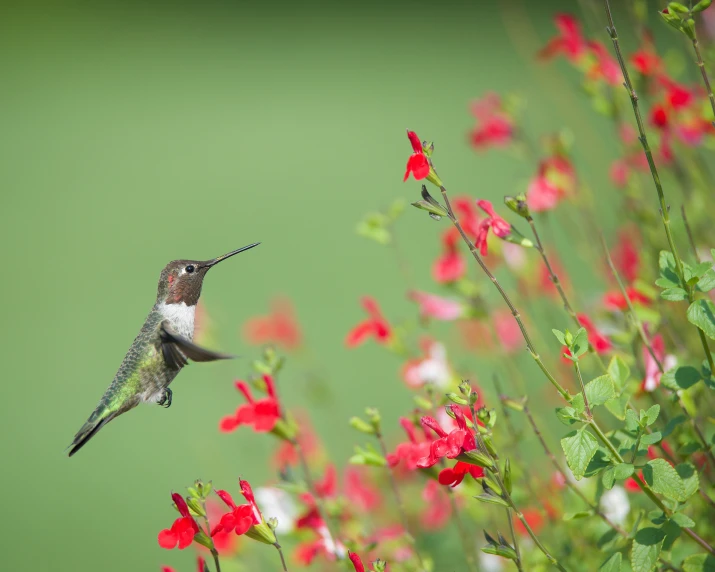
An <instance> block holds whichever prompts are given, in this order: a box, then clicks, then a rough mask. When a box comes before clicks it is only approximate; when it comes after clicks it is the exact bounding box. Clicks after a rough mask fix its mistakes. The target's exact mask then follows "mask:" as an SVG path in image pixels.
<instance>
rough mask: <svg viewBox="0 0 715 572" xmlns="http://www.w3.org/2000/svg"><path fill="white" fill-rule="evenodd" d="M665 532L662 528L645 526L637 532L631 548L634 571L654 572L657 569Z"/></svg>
mask: <svg viewBox="0 0 715 572" xmlns="http://www.w3.org/2000/svg"><path fill="white" fill-rule="evenodd" d="M664 539H665V532H663V531H662V530H661V529H660V528H654V527H650V526H649V527H645V528H641V529H640V530H639V531H638V532H636V534H635V536H634V537H633V547H632V548H631V567H632V568H633V572H652V571H653V570H655V567H656V564H657V562H658V556H659V555H660V551H661V548H662V547H663V540H664Z"/></svg>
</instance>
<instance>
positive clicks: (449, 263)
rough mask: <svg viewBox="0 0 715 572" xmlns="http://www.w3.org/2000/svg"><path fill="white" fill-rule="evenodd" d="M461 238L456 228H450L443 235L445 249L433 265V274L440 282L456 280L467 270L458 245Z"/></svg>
mask: <svg viewBox="0 0 715 572" xmlns="http://www.w3.org/2000/svg"><path fill="white" fill-rule="evenodd" d="M459 240H460V237H459V232H458V231H457V229H455V228H450V229H449V230H447V232H445V233H444V234H443V235H442V245H443V247H444V250H443V253H442V254H441V255H440V257H439V258H437V260H435V263H434V266H433V267H432V276H433V277H434V279H435V281H436V282H439V283H440V284H445V283H449V282H455V281H457V280H459V279H460V278H461V277H462V276H464V273H465V272H466V271H467V265H466V264H465V262H464V258H462V255H461V254H460V253H459V248H458V246H457V244H458V242H459Z"/></svg>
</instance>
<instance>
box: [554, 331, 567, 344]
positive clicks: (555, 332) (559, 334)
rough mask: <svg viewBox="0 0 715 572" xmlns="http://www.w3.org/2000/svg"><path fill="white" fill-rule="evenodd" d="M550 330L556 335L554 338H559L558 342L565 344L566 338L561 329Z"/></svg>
mask: <svg viewBox="0 0 715 572" xmlns="http://www.w3.org/2000/svg"><path fill="white" fill-rule="evenodd" d="M551 331H552V332H553V333H554V335H555V336H556V339H557V340H559V343H560V344H561V345H562V346H565V345H567V344H566V338H565V337H564V333H563V332H562V331H561V330H551Z"/></svg>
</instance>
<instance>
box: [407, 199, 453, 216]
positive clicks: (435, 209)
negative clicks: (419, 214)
mask: <svg viewBox="0 0 715 572" xmlns="http://www.w3.org/2000/svg"><path fill="white" fill-rule="evenodd" d="M411 204H412V206H413V207H415V208H418V209H421V210H423V211H427V212H428V213H429V215H430V216H431V217H432V218H433V219H435V220H440V219H441V218H442V217H443V216H447V214H448V213H447V209H445V208H443V207H442V206H435V205H432V204H430V203H428V202H427V201H417V202H414V203H411Z"/></svg>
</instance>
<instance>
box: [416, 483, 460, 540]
mask: <svg viewBox="0 0 715 572" xmlns="http://www.w3.org/2000/svg"><path fill="white" fill-rule="evenodd" d="M422 498H423V500H424V501H425V502H426V503H427V509H426V510H425V511H424V512H423V513H422V514H421V515H420V522H421V523H422V526H423V527H424V528H425V529H426V530H438V529H440V528H442V527H443V526H445V525H446V524H447V522H449V517H450V515H451V514H452V509H451V505H450V503H449V498H448V496H447V491H446V490H444V488H442V487H441V486H439V483H438V482H437V481H428V482H427V485H426V486H425V488H424V489H423V491H422Z"/></svg>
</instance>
